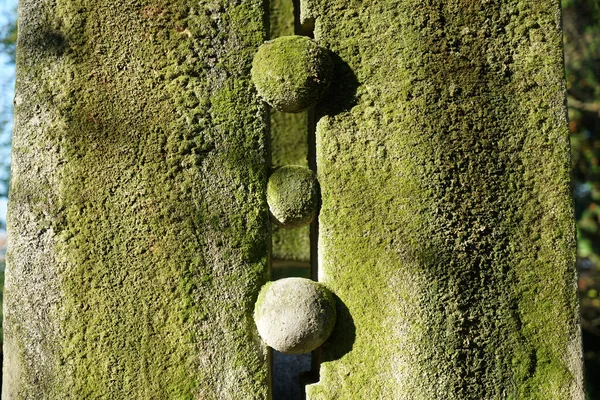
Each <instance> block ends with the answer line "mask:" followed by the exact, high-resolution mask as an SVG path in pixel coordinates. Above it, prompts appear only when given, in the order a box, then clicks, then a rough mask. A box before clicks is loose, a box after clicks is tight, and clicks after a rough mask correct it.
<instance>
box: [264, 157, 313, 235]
mask: <svg viewBox="0 0 600 400" xmlns="http://www.w3.org/2000/svg"><path fill="white" fill-rule="evenodd" d="M267 203H268V204H269V210H270V211H271V215H272V217H273V220H274V221H275V222H276V223H277V224H279V225H281V226H282V227H284V228H298V227H301V226H305V225H308V224H310V223H311V221H312V220H313V219H314V217H315V215H316V214H317V209H318V206H319V183H318V182H317V176H316V175H315V173H314V172H313V171H311V170H310V169H308V168H306V167H302V166H300V165H286V166H284V167H281V168H279V169H277V170H276V171H275V172H274V173H273V174H272V175H271V176H270V177H269V182H268V183H267Z"/></svg>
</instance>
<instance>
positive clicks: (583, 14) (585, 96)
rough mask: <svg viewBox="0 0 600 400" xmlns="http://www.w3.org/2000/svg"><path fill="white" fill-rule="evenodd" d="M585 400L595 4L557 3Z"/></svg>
mask: <svg viewBox="0 0 600 400" xmlns="http://www.w3.org/2000/svg"><path fill="white" fill-rule="evenodd" d="M563 10H564V12H563V25H564V31H565V63H566V72H567V91H568V105H569V121H570V123H569V125H570V130H571V152H572V161H573V191H574V195H575V215H576V218H577V243H578V244H577V255H578V257H577V267H578V269H579V292H580V301H581V323H582V328H583V340H584V355H585V363H586V378H587V391H588V399H600V295H599V293H600V0H563Z"/></svg>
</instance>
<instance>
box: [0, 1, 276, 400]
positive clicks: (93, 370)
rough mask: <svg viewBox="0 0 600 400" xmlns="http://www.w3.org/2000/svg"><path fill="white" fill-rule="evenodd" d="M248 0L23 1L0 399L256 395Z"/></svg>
mask: <svg viewBox="0 0 600 400" xmlns="http://www.w3.org/2000/svg"><path fill="white" fill-rule="evenodd" d="M267 26H268V20H267V11H266V7H265V5H264V3H263V1H262V0H247V1H243V2H242V1H226V0H199V1H188V0H170V1H166V0H123V1H118V2H114V1H107V0H68V1H67V0H22V1H20V3H19V42H18V56H17V58H18V59H17V70H18V72H17V95H16V99H15V102H16V110H15V113H16V116H15V133H14V139H13V170H12V182H11V193H10V201H9V215H8V234H9V237H10V243H9V250H8V254H7V278H6V292H5V307H6V308H5V310H6V313H5V347H4V354H5V359H4V376H3V393H2V395H3V396H2V398H3V399H6V400H9V399H10V400H18V399H48V400H51V399H60V400H65V399H78V400H79V399H244V400H245V399H266V398H268V397H269V383H268V362H267V351H266V348H265V346H264V345H263V344H262V343H261V341H260V338H259V337H258V334H257V332H256V329H255V326H254V323H253V318H252V312H253V307H254V301H255V299H256V296H257V295H258V291H259V289H260V287H261V286H262V285H263V283H264V282H265V281H266V280H267V277H268V271H267V253H268V252H267V241H268V230H269V228H268V224H269V221H268V213H267V205H266V201H265V189H266V182H267V175H268V170H267V169H268V165H267V160H268V157H267V153H268V152H267V148H268V145H267V140H268V138H267V126H268V123H267V122H268V121H267V118H268V112H267V110H266V107H265V106H264V105H263V103H262V102H261V101H259V99H258V96H257V95H256V92H255V89H254V87H253V85H252V84H251V82H250V77H249V75H250V67H251V60H252V57H253V56H254V53H255V52H256V49H257V48H258V46H259V45H260V44H261V43H262V42H263V41H264V40H265V39H266V36H267V32H266V27H267Z"/></svg>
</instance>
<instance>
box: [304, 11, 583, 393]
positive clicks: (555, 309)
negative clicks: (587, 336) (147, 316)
mask: <svg viewBox="0 0 600 400" xmlns="http://www.w3.org/2000/svg"><path fill="white" fill-rule="evenodd" d="M559 7H560V4H559V2H557V1H554V2H548V1H542V2H540V1H530V0H511V1H496V0H492V1H482V2H474V1H464V0H460V1H459V0H453V1H447V0H432V1H425V2H421V3H419V4H418V5H416V4H415V2H414V1H408V0H374V1H368V2H359V1H346V0H310V4H309V7H308V8H307V9H308V10H310V15H312V16H314V17H316V22H315V38H316V40H317V42H318V43H319V44H320V45H322V46H324V47H326V48H328V49H330V50H331V51H332V52H333V53H334V54H335V59H336V71H335V74H334V75H335V76H336V80H334V82H332V86H331V88H330V91H329V93H330V95H329V97H328V98H327V99H325V100H324V101H323V103H322V105H321V106H320V107H318V109H317V113H318V114H319V115H320V119H319V121H318V125H317V151H318V159H317V163H318V177H319V183H320V186H321V192H322V209H321V211H320V216H319V222H320V237H319V252H320V253H319V255H320V259H319V263H320V270H319V280H320V281H322V282H324V283H326V284H327V286H328V287H330V288H331V289H332V291H333V292H334V293H335V294H336V295H337V296H339V298H340V301H341V304H343V305H344V308H345V310H343V312H338V325H339V326H338V327H336V330H335V331H334V333H333V335H332V337H331V338H330V340H329V341H328V343H330V344H329V345H327V346H325V347H324V361H325V362H324V363H323V364H322V365H321V380H320V382H319V383H318V384H315V385H313V386H309V387H308V388H307V392H308V397H309V398H310V399H311V400H316V399H398V400H400V399H410V400H419V399H428V400H430V399H461V400H465V399H544V400H548V399H555V400H566V399H582V398H583V391H582V387H581V383H582V382H581V352H580V337H579V329H578V325H577V299H576V294H575V271H574V266H575V265H574V264H575V263H574V260H575V246H574V245H575V243H574V238H575V232H574V222H573V211H572V200H571V195H570V188H569V143H568V140H569V138H568V130H567V124H566V111H565V97H564V96H565V93H564V82H563V79H564V73H563V65H562V43H561V41H562V37H561V30H560V9H559Z"/></svg>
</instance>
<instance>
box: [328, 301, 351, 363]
mask: <svg viewBox="0 0 600 400" xmlns="http://www.w3.org/2000/svg"><path fill="white" fill-rule="evenodd" d="M334 297H335V309H336V312H337V317H336V322H335V327H334V328H333V332H332V333H331V336H329V339H327V341H326V342H325V343H324V344H323V346H322V347H321V350H322V352H323V353H322V354H323V355H322V361H334V360H338V359H340V358H342V357H343V356H344V355H345V354H347V353H349V352H350V351H351V350H352V347H353V346H354V341H355V340H356V326H355V325H354V319H353V318H352V315H350V310H348V307H346V305H345V304H344V302H342V300H340V298H339V297H338V296H336V295H335V294H334Z"/></svg>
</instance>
